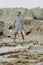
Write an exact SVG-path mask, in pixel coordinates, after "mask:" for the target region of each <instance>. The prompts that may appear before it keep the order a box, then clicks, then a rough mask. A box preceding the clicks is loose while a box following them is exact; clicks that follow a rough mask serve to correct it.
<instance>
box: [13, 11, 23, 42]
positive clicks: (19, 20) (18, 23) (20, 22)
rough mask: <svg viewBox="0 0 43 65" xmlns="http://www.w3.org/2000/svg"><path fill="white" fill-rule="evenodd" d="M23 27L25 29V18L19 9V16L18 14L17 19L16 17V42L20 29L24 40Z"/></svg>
mask: <svg viewBox="0 0 43 65" xmlns="http://www.w3.org/2000/svg"><path fill="white" fill-rule="evenodd" d="M22 29H23V18H22V16H21V12H20V11H19V12H17V16H16V19H15V33H14V42H15V39H16V36H17V34H18V31H20V33H21V36H22V39H23V40H24V35H23V33H22Z"/></svg>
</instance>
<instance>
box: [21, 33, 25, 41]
mask: <svg viewBox="0 0 43 65" xmlns="http://www.w3.org/2000/svg"><path fill="white" fill-rule="evenodd" d="M21 35H22V39H23V40H24V35H23V33H22V32H21Z"/></svg>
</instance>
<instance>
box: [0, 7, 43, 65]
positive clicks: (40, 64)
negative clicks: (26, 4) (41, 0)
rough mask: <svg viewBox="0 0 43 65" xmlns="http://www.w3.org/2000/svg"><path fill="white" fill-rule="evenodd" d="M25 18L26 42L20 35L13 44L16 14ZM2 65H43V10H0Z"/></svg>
mask: <svg viewBox="0 0 43 65" xmlns="http://www.w3.org/2000/svg"><path fill="white" fill-rule="evenodd" d="M17 10H20V11H21V12H22V14H23V18H24V26H23V33H24V36H25V39H24V41H23V40H22V38H21V35H20V33H19V34H18V35H17V39H16V43H13V39H14V37H13V36H14V31H15V30H13V23H14V20H15V13H16V11H17ZM0 65H43V8H33V9H26V8H6V9H0Z"/></svg>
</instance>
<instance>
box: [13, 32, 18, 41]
mask: <svg viewBox="0 0 43 65" xmlns="http://www.w3.org/2000/svg"><path fill="white" fill-rule="evenodd" d="M17 34H18V32H15V34H14V41H15V40H16V36H17Z"/></svg>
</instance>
